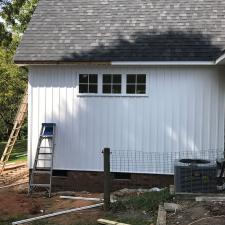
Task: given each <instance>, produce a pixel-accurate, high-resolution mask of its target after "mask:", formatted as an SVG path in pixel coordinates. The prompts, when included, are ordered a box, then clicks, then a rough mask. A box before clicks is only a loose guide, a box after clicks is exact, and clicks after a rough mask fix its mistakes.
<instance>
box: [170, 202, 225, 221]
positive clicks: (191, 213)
mask: <svg viewBox="0 0 225 225" xmlns="http://www.w3.org/2000/svg"><path fill="white" fill-rule="evenodd" d="M177 203H178V204H179V205H181V207H182V209H181V210H180V211H177V212H176V213H169V214H167V225H225V203H224V202H223V203H222V202H209V203H206V202H204V203H203V202H195V201H178V202H177ZM203 218H206V219H203ZM195 221H196V222H195Z"/></svg>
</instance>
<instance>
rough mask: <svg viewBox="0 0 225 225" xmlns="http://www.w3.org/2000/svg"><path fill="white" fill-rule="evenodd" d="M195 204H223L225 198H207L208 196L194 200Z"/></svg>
mask: <svg viewBox="0 0 225 225" xmlns="http://www.w3.org/2000/svg"><path fill="white" fill-rule="evenodd" d="M195 201H196V202H224V201H225V196H217V197H208V196H199V197H196V198H195Z"/></svg>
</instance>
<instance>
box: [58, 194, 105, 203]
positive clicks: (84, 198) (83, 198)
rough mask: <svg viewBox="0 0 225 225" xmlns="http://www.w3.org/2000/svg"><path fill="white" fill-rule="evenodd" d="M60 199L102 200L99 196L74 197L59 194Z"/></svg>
mask: <svg viewBox="0 0 225 225" xmlns="http://www.w3.org/2000/svg"><path fill="white" fill-rule="evenodd" d="M60 198H62V199H71V200H84V201H97V202H98V201H103V200H104V199H101V198H86V197H75V196H64V195H63V196H60Z"/></svg>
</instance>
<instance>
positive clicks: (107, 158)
mask: <svg viewBox="0 0 225 225" xmlns="http://www.w3.org/2000/svg"><path fill="white" fill-rule="evenodd" d="M103 156H104V210H105V211H108V210H109V208H110V149H109V148H104V150H103Z"/></svg>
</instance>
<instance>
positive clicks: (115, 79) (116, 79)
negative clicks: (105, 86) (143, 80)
mask: <svg viewBox="0 0 225 225" xmlns="http://www.w3.org/2000/svg"><path fill="white" fill-rule="evenodd" d="M113 83H114V84H121V75H119V74H118V75H113Z"/></svg>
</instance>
